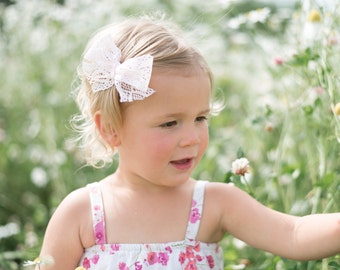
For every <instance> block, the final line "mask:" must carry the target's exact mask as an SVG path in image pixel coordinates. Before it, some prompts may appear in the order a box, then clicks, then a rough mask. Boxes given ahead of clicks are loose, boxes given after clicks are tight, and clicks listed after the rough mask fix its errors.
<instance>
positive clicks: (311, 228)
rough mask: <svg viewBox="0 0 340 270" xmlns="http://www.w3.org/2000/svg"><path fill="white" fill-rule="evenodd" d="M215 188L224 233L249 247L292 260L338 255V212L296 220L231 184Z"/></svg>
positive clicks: (339, 239)
mask: <svg viewBox="0 0 340 270" xmlns="http://www.w3.org/2000/svg"><path fill="white" fill-rule="evenodd" d="M214 185H215V184H213V186H211V188H212V189H211V191H212V193H211V194H212V196H214V198H215V200H216V202H217V203H218V205H220V207H222V212H221V215H222V219H221V226H222V229H223V231H227V232H229V233H230V234H232V235H234V236H235V237H237V238H239V239H241V240H243V241H244V242H246V243H248V244H249V245H251V246H254V247H256V248H259V249H263V250H265V251H269V252H271V253H273V254H277V255H279V256H282V257H285V258H289V259H294V260H313V259H319V258H324V257H328V256H331V255H335V254H337V253H339V252H340V213H336V214H319V215H310V216H304V217H295V216H291V215H287V214H283V213H280V212H277V211H274V210H272V209H270V208H267V207H265V206H263V205H262V204H260V203H259V202H257V201H256V200H255V199H253V198H252V197H250V196H249V195H248V194H246V193H245V192H243V191H241V190H240V189H238V188H236V187H233V186H231V185H224V184H216V185H215V186H214ZM214 189H215V191H214Z"/></svg>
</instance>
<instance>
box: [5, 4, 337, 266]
mask: <svg viewBox="0 0 340 270" xmlns="http://www.w3.org/2000/svg"><path fill="white" fill-rule="evenodd" d="M150 12H164V13H165V14H167V15H168V17H170V18H172V19H173V20H174V21H175V22H177V23H178V24H180V25H181V26H182V28H183V29H184V30H185V32H186V34H187V38H188V39H190V40H191V41H192V43H193V44H194V45H195V47H197V48H198V49H199V50H200V51H201V52H202V54H203V55H204V56H205V57H206V58H207V61H208V62H209V64H210V66H211V68H212V71H213V72H214V74H215V85H214V91H215V95H216V105H218V106H220V107H223V110H221V111H220V112H219V114H218V115H216V116H213V117H212V118H211V119H210V147H209V149H208V151H207V153H206V155H205V156H204V158H203V160H202V162H201V164H200V166H199V167H198V168H197V170H196V171H195V175H194V176H195V177H196V178H199V179H207V180H211V181H225V182H233V183H234V184H235V185H237V186H239V187H240V188H242V189H243V190H245V191H246V192H248V193H250V194H251V195H252V196H253V197H255V198H256V199H257V200H258V201H260V202H262V203H264V204H265V205H267V206H269V207H271V208H273V209H276V210H279V211H284V212H286V213H290V214H295V215H304V214H310V213H323V212H335V211H336V212H340V154H339V153H340V151H339V150H340V64H339V63H340V1H339V0H334V1H330V0H323V1H321V0H314V1H313V0H301V1H295V2H294V1H271V2H270V1H265V2H260V1H252V0H249V1H243V0H238V1H228V0H211V1H204V0H173V1H167V0H139V1H132V0H124V1H109V0H100V1H91V0H72V1H71V0H69V1H67V0H59V1H52V0H30V1H25V0H17V1H10V0H7V1H0V270H15V269H23V263H24V261H26V260H32V261H33V260H34V259H35V258H36V257H37V256H38V254H39V250H40V246H41V243H42V239H43V235H44V230H45V228H46V225H47V222H48V220H49V218H50V216H51V214H52V213H53V211H54V209H55V207H56V206H57V205H58V204H59V203H60V201H61V200H62V199H63V198H64V197H65V196H66V195H67V194H68V193H69V192H70V191H72V190H74V189H76V188H78V187H81V186H84V185H86V184H87V183H89V182H92V181H96V180H99V179H101V178H102V177H104V176H105V175H107V174H108V173H110V172H112V171H113V170H114V168H115V163H113V165H112V166H110V167H108V168H104V169H99V170H96V169H92V168H89V167H84V166H83V161H82V159H81V157H82V154H81V153H80V152H79V151H78V149H77V148H76V147H75V146H74V145H73V144H72V143H71V140H70V138H72V136H73V135H74V134H73V132H72V130H71V128H70V126H69V123H68V121H69V119H70V116H71V115H72V114H74V113H76V111H77V108H76V105H75V103H74V101H73V99H72V96H71V90H72V84H73V81H74V78H75V73H76V68H77V65H78V62H79V59H80V56H81V53H82V50H83V48H84V46H85V44H86V41H87V40H88V38H89V37H90V36H91V34H92V33H93V32H94V31H95V30H96V29H97V28H99V27H101V26H103V25H105V24H107V23H109V22H115V21H119V20H120V19H121V18H123V17H125V16H130V15H141V14H143V13H150ZM238 158H246V159H247V160H249V166H250V173H249V174H247V175H246V176H247V177H245V178H240V177H239V176H237V175H235V174H233V172H232V170H231V166H232V163H233V161H234V160H236V159H238ZM339 241H340V240H339ZM222 245H223V247H224V258H225V265H226V268H225V269H228V270H231V269H256V270H259V269H263V270H271V269H277V270H288V269H289V270H290V269H308V270H314V269H316V270H318V269H322V270H326V269H340V255H338V256H334V257H331V258H327V259H324V260H320V261H307V262H295V261H291V260H287V259H285V258H281V257H278V256H274V255H271V254H268V253H265V252H262V251H259V250H256V249H254V248H252V247H249V246H247V245H245V244H244V243H242V242H240V241H238V240H236V239H234V238H232V237H231V236H229V235H227V236H226V237H225V239H224V240H223V241H222ZM27 269H29V267H27Z"/></svg>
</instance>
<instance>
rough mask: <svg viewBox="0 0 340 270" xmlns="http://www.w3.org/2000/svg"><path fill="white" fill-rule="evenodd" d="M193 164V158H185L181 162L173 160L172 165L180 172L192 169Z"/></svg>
mask: <svg viewBox="0 0 340 270" xmlns="http://www.w3.org/2000/svg"><path fill="white" fill-rule="evenodd" d="M192 162H193V159H192V158H184V159H179V160H173V161H171V162H170V163H171V164H172V165H173V166H174V167H175V168H177V169H179V170H186V169H189V168H190V167H191V165H192Z"/></svg>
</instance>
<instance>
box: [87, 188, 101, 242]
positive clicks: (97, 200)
mask: <svg viewBox="0 0 340 270" xmlns="http://www.w3.org/2000/svg"><path fill="white" fill-rule="evenodd" d="M86 187H87V189H88V190H89V194H90V201H91V213H92V222H93V232H94V238H95V241H96V245H103V244H106V231H105V215H104V207H103V199H102V193H101V191H100V186H99V183H98V182H95V183H91V184H88V185H87V186H86Z"/></svg>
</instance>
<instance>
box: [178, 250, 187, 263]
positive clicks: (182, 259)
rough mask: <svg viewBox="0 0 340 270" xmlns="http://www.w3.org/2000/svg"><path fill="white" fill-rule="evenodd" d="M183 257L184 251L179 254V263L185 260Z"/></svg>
mask: <svg viewBox="0 0 340 270" xmlns="http://www.w3.org/2000/svg"><path fill="white" fill-rule="evenodd" d="M185 258H186V256H185V253H184V252H181V253H180V254H179V258H178V261H179V262H180V263H181V264H183V263H184V262H185Z"/></svg>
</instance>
